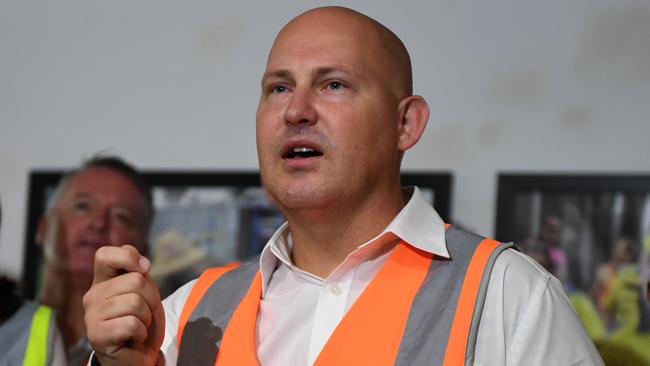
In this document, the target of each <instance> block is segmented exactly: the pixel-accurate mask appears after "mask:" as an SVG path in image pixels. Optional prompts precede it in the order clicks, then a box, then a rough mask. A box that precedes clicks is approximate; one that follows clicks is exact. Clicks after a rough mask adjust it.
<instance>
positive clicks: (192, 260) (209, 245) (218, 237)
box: [23, 170, 452, 298]
mask: <svg viewBox="0 0 650 366" xmlns="http://www.w3.org/2000/svg"><path fill="white" fill-rule="evenodd" d="M143 175H144V177H145V179H147V181H148V182H149V183H150V184H151V186H152V191H153V201H154V202H153V203H154V211H155V214H154V220H153V222H152V227H151V231H150V235H149V257H150V258H151V259H152V268H151V271H150V274H151V276H152V278H153V279H154V280H155V281H156V282H157V283H158V285H159V287H160V289H161V295H162V296H166V295H167V294H169V293H171V292H173V291H174V290H175V289H176V288H177V287H178V286H180V285H182V284H184V283H186V282H187V281H189V280H191V279H193V278H196V277H197V276H198V275H199V274H200V273H201V271H203V270H204V269H205V268H207V267H211V266H215V265H222V264H226V263H229V262H232V261H236V260H242V259H246V258H249V257H252V256H254V255H257V254H258V253H260V251H261V250H262V248H263V247H264V245H265V244H266V242H267V241H268V239H269V238H270V237H271V235H272V234H273V232H275V230H276V229H277V228H278V227H279V226H280V225H281V224H282V223H283V222H284V218H283V217H282V215H281V213H280V212H279V210H278V209H277V208H276V207H275V206H274V205H273V204H272V203H271V202H270V201H269V199H268V198H267V196H266V194H265V192H264V190H263V188H262V187H261V184H260V177H259V174H258V173H257V172H214V171H157V172H155V171H148V172H144V173H143ZM62 176H63V171H60V170H57V171H53V170H37V171H33V172H31V173H30V176H29V202H28V210H27V211H28V217H27V225H26V232H25V238H26V243H25V256H24V258H25V260H24V263H23V289H24V293H25V295H26V296H27V297H30V298H32V297H34V296H35V294H36V293H38V289H39V288H40V284H41V280H42V261H43V258H42V255H43V253H42V248H40V247H39V246H38V245H36V244H35V243H36V242H35V234H36V229H37V225H38V220H39V218H40V216H41V215H42V213H43V212H44V209H45V205H46V202H47V200H48V198H49V197H50V195H51V194H52V192H53V191H54V189H55V187H56V185H57V183H58V182H59V180H60V179H61V177H62ZM402 184H403V185H406V186H409V185H417V186H418V187H420V189H421V191H422V193H423V194H424V196H425V197H426V198H427V200H429V201H430V202H431V203H432V204H433V205H434V207H435V208H436V210H437V211H438V212H439V213H440V215H441V216H442V217H443V219H445V220H446V221H448V220H449V219H450V213H451V206H450V203H451V185H452V176H451V174H450V173H446V172H444V173H436V172H412V173H409V172H406V173H404V174H402Z"/></svg>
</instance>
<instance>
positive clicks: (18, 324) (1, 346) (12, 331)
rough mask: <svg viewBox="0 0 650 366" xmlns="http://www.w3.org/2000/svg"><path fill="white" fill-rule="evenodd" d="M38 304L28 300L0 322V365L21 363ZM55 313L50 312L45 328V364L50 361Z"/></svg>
mask: <svg viewBox="0 0 650 366" xmlns="http://www.w3.org/2000/svg"><path fill="white" fill-rule="evenodd" d="M38 307H39V304H38V303H36V302H33V301H29V302H26V303H24V304H23V306H22V307H21V308H20V309H18V311H17V312H16V313H15V314H14V315H13V316H12V317H11V318H9V319H7V320H6V321H5V322H4V323H2V324H0V366H14V365H16V366H19V365H22V364H23V359H24V358H25V351H26V350H27V344H28V343H29V334H30V330H31V326H32V320H33V318H34V313H36V310H37V309H38ZM55 319H56V314H55V313H53V314H52V318H51V319H50V324H49V327H48V330H47V358H46V360H45V364H46V365H50V364H51V363H52V347H53V345H54V344H53V340H54V332H55V330H56V324H55Z"/></svg>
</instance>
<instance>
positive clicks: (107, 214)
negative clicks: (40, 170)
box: [43, 167, 147, 285]
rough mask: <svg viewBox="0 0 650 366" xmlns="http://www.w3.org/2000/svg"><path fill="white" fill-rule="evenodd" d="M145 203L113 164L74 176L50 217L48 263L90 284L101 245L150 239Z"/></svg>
mask: <svg viewBox="0 0 650 366" xmlns="http://www.w3.org/2000/svg"><path fill="white" fill-rule="evenodd" d="M145 225H146V220H145V202H144V199H143V197H142V196H141V194H140V193H139V191H138V189H137V188H136V186H135V185H134V184H133V183H131V181H129V180H128V179H127V178H126V177H124V176H123V175H122V174H120V173H119V172H117V171H115V170H112V169H110V168H102V167H96V168H90V169H87V170H84V171H82V172H80V173H79V174H77V175H75V176H73V177H72V178H71V179H70V181H69V182H68V184H67V185H66V187H65V188H64V190H63V191H62V192H61V196H60V197H59V199H58V201H57V202H56V206H55V207H54V209H53V212H52V213H51V214H50V215H49V217H48V218H47V221H46V225H45V226H46V228H45V229H44V231H45V233H44V236H43V245H44V249H45V260H46V263H47V265H48V266H54V267H56V268H57V269H59V270H62V271H63V272H65V273H67V274H68V275H70V277H71V279H73V281H74V282H75V283H79V284H84V285H86V284H87V285H89V284H90V282H89V281H90V280H91V279H92V274H93V262H94V256H95V251H96V250H97V248H99V247H100V246H103V245H122V244H132V245H135V246H136V247H138V248H139V249H140V250H142V249H144V247H145V245H146V244H145V243H146V231H147V230H146V227H145Z"/></svg>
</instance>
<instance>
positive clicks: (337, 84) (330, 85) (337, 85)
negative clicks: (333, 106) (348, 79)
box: [327, 81, 344, 90]
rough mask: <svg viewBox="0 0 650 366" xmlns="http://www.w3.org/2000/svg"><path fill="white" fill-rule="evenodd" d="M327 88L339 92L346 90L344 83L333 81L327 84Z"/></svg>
mask: <svg viewBox="0 0 650 366" xmlns="http://www.w3.org/2000/svg"><path fill="white" fill-rule="evenodd" d="M327 87H328V88H329V89H331V90H339V89H343V88H344V86H343V83H341V82H340V81H331V82H329V83H328V84H327Z"/></svg>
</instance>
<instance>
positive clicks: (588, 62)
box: [575, 1, 650, 88]
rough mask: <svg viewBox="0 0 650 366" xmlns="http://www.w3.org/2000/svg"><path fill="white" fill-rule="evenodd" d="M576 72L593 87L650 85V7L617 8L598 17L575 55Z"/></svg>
mask: <svg viewBox="0 0 650 366" xmlns="http://www.w3.org/2000/svg"><path fill="white" fill-rule="evenodd" d="M613 3H615V2H613ZM575 72H576V76H577V78H578V80H580V81H581V82H582V83H584V84H585V85H586V86H592V87H593V86H598V87H607V88H612V87H629V86H637V85H645V84H647V83H650V6H648V4H647V3H645V2H643V1H639V2H637V3H635V4H631V5H629V4H628V5H624V6H621V5H617V6H615V7H611V8H609V9H608V10H607V11H605V12H603V13H601V14H600V15H599V16H597V17H596V18H595V19H594V20H593V21H592V22H591V23H590V25H589V28H588V29H587V33H586V36H585V38H584V41H583V44H582V47H581V48H580V49H579V51H578V53H577V55H576V60H575Z"/></svg>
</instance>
